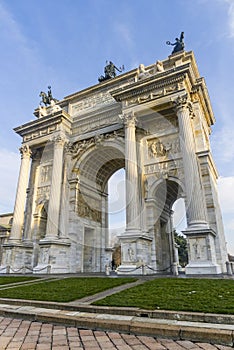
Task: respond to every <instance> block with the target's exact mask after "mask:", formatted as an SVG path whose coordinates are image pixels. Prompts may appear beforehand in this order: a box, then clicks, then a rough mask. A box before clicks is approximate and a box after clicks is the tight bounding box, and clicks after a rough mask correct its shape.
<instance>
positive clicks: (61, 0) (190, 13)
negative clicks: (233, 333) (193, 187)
mask: <svg viewBox="0 0 234 350" xmlns="http://www.w3.org/2000/svg"><path fill="white" fill-rule="evenodd" d="M181 31H184V32H185V49H186V50H187V51H190V50H193V51H194V54H195V57H196V60H197V63H198V67H199V70H200V74H201V75H202V76H204V77H205V79H206V83H207V86H208V89H209V94H210V98H211V102H212V106H213V110H214V114H215V117H216V124H215V125H214V126H213V130H212V131H213V132H212V136H211V143H212V149H213V155H214V159H215V162H216V165H217V168H218V171H219V175H220V179H219V192H220V202H221V206H222V212H223V218H224V224H225V231H226V238H227V242H228V249H229V251H230V252H231V253H232V254H234V215H233V214H234V201H233V199H232V196H233V192H234V152H233V148H234V142H233V138H234V137H233V135H234V116H233V107H232V103H233V98H234V94H233V81H234V69H233V61H234V60H233V58H234V0H194V1H188V0H144V1H140V0H118V1H114V0H86V1H83V0H50V1H48V0H40V1H36V0H20V1H19V0H10V1H9V0H0V43H1V55H0V72H1V79H0V97H1V99H0V101H1V103H0V106H1V129H0V213H3V212H9V211H12V210H13V206H14V198H15V189H16V182H17V177H18V168H19V163H20V156H19V152H18V148H19V146H20V143H21V139H20V137H19V136H18V135H16V134H15V133H14V132H13V130H12V129H13V128H14V127H16V126H19V125H21V124H24V123H26V122H28V121H30V120H33V119H34V116H33V111H34V109H35V108H36V107H37V106H38V105H39V102H40V98H39V93H40V91H41V90H46V89H47V86H48V85H51V86H52V91H53V95H54V96H55V97H56V98H58V99H61V98H63V97H64V96H66V95H69V94H71V93H73V92H76V91H79V90H81V89H84V88H86V87H88V86H90V85H94V84H96V83H97V79H98V77H99V76H100V75H101V74H103V67H104V65H105V62H106V60H112V61H113V62H114V63H115V64H116V65H117V66H120V65H122V64H124V65H125V69H126V71H128V70H130V69H133V68H136V67H138V65H139V64H140V63H143V64H145V65H149V64H152V63H154V62H155V61H156V60H158V59H160V60H161V59H165V58H166V57H167V56H168V55H169V54H170V52H171V47H169V46H167V45H166V44H165V42H166V41H167V40H170V41H174V39H175V37H177V36H178V35H179V34H180V32H181Z"/></svg>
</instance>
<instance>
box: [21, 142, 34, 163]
mask: <svg viewBox="0 0 234 350" xmlns="http://www.w3.org/2000/svg"><path fill="white" fill-rule="evenodd" d="M19 151H20V153H21V158H22V159H24V158H30V157H31V155H32V151H31V150H30V148H29V145H27V144H25V145H22V146H21V147H20V148H19Z"/></svg>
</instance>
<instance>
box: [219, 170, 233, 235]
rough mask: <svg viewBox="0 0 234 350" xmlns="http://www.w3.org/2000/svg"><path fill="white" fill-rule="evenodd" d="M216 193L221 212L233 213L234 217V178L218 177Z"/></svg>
mask: <svg viewBox="0 0 234 350" xmlns="http://www.w3.org/2000/svg"><path fill="white" fill-rule="evenodd" d="M218 192H219V201H220V205H221V208H222V212H223V213H233V216H234V200H233V193H234V176H229V177H220V178H219V180H218ZM233 229H234V227H233Z"/></svg>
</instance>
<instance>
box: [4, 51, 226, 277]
mask: <svg viewBox="0 0 234 350" xmlns="http://www.w3.org/2000/svg"><path fill="white" fill-rule="evenodd" d="M111 64H112V65H113V63H112V62H110V63H109V65H111ZM109 68H110V67H109ZM112 68H113V66H112ZM49 92H50V98H49V100H48V101H46V100H44V104H45V105H44V106H40V107H39V108H37V109H36V110H35V112H34V114H35V120H33V121H30V122H28V123H26V124H24V125H21V126H19V127H17V128H15V132H16V133H17V134H19V135H20V136H21V137H22V146H21V148H20V152H21V167H20V173H19V180H18V187H17V194H16V201H15V208H14V217H13V223H12V229H11V233H10V236H9V239H8V241H6V242H5V244H4V246H3V258H2V262H1V269H2V270H1V271H3V270H4V268H5V271H6V272H16V271H24V272H25V271H26V272H27V271H33V272H34V273H39V272H40V273H49V272H51V273H76V272H104V271H105V267H106V266H107V265H108V264H109V263H110V261H111V253H112V249H111V248H112V247H110V244H109V231H108V209H107V208H108V186H107V183H108V180H109V178H110V177H111V176H112V175H113V174H114V173H115V172H116V171H117V170H119V169H121V168H124V169H125V174H126V228H125V230H123V232H120V233H119V236H118V239H119V243H120V245H121V264H120V266H119V267H118V269H117V273H119V274H127V273H142V271H144V273H146V274H150V273H155V272H157V271H169V272H170V271H172V267H175V264H176V263H177V257H176V250H175V245H174V238H173V234H172V233H173V225H172V214H173V212H172V206H173V204H174V202H175V201H176V200H177V199H178V198H184V200H185V206H186V217H187V228H186V229H185V230H184V231H183V233H184V234H185V235H186V237H187V240H188V247H189V263H188V265H187V266H186V273H187V274H220V273H226V271H227V270H226V262H227V251H226V243H225V237H224V232H223V225H222V218H221V213H220V208H219V203H218V197H217V190H216V179H217V171H216V168H215V165H214V162H213V158H212V155H211V150H210V144H209V135H210V133H211V126H212V125H213V124H214V122H215V118H214V115H213V112H212V107H211V103H210V99H209V95H208V92H207V87H206V84H205V81H204V78H202V77H201V76H200V74H199V71H198V68H197V64H196V61H195V57H194V54H193V52H186V51H184V50H182V51H179V52H175V53H173V54H171V55H170V56H168V57H167V58H166V59H165V60H163V61H157V62H156V63H153V64H152V65H150V66H144V65H143V64H141V65H140V66H139V67H138V68H136V69H133V70H131V71H128V72H126V73H123V74H119V75H118V76H114V77H111V76H108V75H107V76H104V77H103V76H102V78H100V79H99V83H98V84H96V85H94V86H91V87H88V88H87V89H85V90H82V91H79V92H76V93H73V94H71V95H69V96H67V97H65V98H64V99H63V100H60V101H57V100H55V99H53V98H52V97H51V96H52V95H51V90H50V91H49ZM48 95H49V94H48ZM41 96H42V97H43V93H41ZM139 267H144V269H143V268H142V269H139Z"/></svg>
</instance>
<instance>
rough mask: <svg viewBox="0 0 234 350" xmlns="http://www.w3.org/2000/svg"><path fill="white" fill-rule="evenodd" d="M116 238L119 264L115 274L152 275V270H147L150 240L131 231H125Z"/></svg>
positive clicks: (149, 261)
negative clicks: (118, 244) (119, 251)
mask: <svg viewBox="0 0 234 350" xmlns="http://www.w3.org/2000/svg"><path fill="white" fill-rule="evenodd" d="M118 238H119V241H120V244H121V264H120V266H119V267H118V269H117V274H119V275H122V274H134V275H135V274H137V275H142V274H149V273H151V274H152V273H153V272H152V270H150V269H149V268H147V265H149V264H150V263H151V243H152V238H150V237H148V236H146V235H144V234H142V232H136V231H133V230H128V231H126V232H125V234H123V235H121V236H118Z"/></svg>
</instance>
